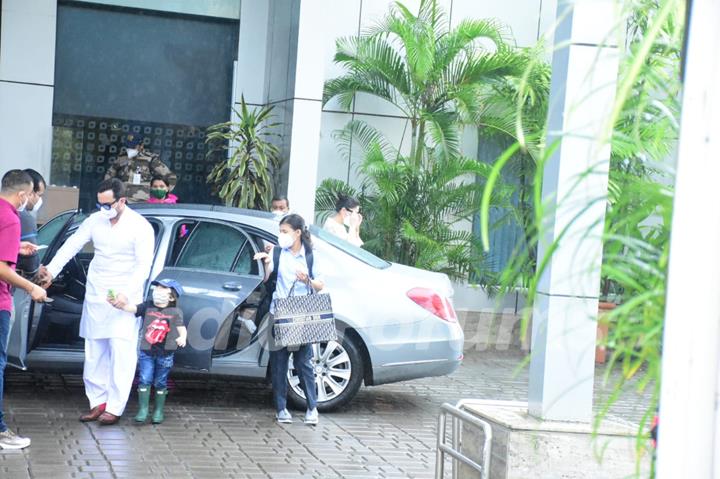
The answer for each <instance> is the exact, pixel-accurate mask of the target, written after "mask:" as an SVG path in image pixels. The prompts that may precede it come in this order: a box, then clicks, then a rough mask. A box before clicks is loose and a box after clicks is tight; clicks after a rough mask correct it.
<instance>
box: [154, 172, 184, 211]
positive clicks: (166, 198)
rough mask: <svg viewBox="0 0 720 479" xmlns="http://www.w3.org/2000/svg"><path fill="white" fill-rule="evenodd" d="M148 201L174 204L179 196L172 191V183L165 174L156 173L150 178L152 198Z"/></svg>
mask: <svg viewBox="0 0 720 479" xmlns="http://www.w3.org/2000/svg"><path fill="white" fill-rule="evenodd" d="M147 202H148V203H161V204H166V205H174V204H176V203H177V202H178V197H177V196H175V195H174V194H172V193H170V183H168V181H167V179H166V178H165V177H164V176H160V175H155V176H153V177H152V180H150V198H149V199H148V200H147Z"/></svg>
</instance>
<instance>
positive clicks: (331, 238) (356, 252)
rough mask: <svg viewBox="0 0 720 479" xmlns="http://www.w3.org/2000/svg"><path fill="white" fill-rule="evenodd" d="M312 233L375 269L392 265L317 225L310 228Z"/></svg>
mask: <svg viewBox="0 0 720 479" xmlns="http://www.w3.org/2000/svg"><path fill="white" fill-rule="evenodd" d="M310 233H311V234H312V235H313V236H316V237H318V238H320V239H321V240H323V241H325V242H326V243H330V244H331V245H333V246H334V247H336V248H337V249H339V250H341V251H344V252H345V253H347V254H349V255H350V256H352V257H353V258H356V259H359V260H360V261H362V262H363V263H365V264H367V265H369V266H372V267H373V268H377V269H385V268H389V267H390V263H388V262H387V261H385V260H384V259H380V258H378V257H377V256H375V255H374V254H372V253H370V252H369V251H366V250H364V249H362V248H359V247H357V246H355V245H353V244H350V243H348V242H347V241H345V240H344V239H340V238H338V237H337V236H335V235H334V234H332V233H330V232H328V231H325V230H324V229H322V228H318V227H317V226H315V225H312V226H310Z"/></svg>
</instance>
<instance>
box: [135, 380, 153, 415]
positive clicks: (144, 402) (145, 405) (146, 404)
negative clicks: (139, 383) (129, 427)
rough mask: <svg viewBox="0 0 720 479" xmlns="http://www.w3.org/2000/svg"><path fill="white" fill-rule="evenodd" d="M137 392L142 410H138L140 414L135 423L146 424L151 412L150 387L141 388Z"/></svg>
mask: <svg viewBox="0 0 720 479" xmlns="http://www.w3.org/2000/svg"><path fill="white" fill-rule="evenodd" d="M137 392H138V404H139V405H140V409H138V413H137V415H136V416H135V422H145V421H147V417H148V413H149V412H150V386H147V387H139V388H138V390H137Z"/></svg>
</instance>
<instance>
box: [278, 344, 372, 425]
mask: <svg viewBox="0 0 720 479" xmlns="http://www.w3.org/2000/svg"><path fill="white" fill-rule="evenodd" d="M338 339H340V337H339V338H338ZM328 344H329V345H330V346H331V347H333V346H334V347H335V348H337V350H336V351H332V352H331V355H330V356H329V357H328V358H327V360H326V361H325V363H324V364H323V363H322V361H321V363H319V364H318V363H317V362H316V361H317V360H318V359H321V360H322V353H323V352H325V351H326V349H327V345H325V344H321V345H313V353H314V354H313V365H319V366H326V365H327V363H328V362H330V363H332V362H333V358H335V359H336V360H339V361H341V362H340V363H339V369H337V371H343V374H346V371H347V369H345V368H346V363H349V367H350V377H349V379H347V381H341V382H340V384H341V385H342V387H343V389H342V391H341V392H339V393H335V392H334V391H333V392H332V393H331V394H325V397H326V398H327V399H325V400H323V399H322V397H323V394H322V393H321V392H320V391H319V392H318V405H317V408H318V411H320V412H325V411H332V410H334V409H337V408H339V407H342V406H344V405H345V404H347V403H348V402H350V401H351V400H352V399H353V398H354V397H355V395H356V394H357V392H358V390H359V389H360V386H361V385H362V381H363V377H364V374H365V371H364V366H363V360H362V354H361V353H360V346H359V345H358V344H356V342H355V340H353V339H352V338H349V337H347V336H345V337H342V341H340V342H331V343H328ZM318 353H320V354H318ZM343 353H345V354H346V355H347V361H344V360H343ZM318 356H320V358H318ZM329 376H333V374H332V371H330V374H329ZM315 379H316V380H315V384H316V385H317V387H318V388H320V387H325V388H326V391H327V390H330V391H332V390H331V388H329V387H328V383H327V380H323V381H319V380H318V373H317V372H316V373H315ZM328 379H329V380H333V381H334V380H335V378H333V377H330V378H328ZM334 384H335V385H337V384H338V382H335V383H334ZM288 401H289V402H290V404H291V405H293V406H294V407H295V408H297V409H301V410H304V409H306V407H307V403H306V402H305V395H304V393H303V392H302V390H301V389H300V386H299V384H298V381H297V375H296V373H295V371H294V367H293V364H292V356H291V358H290V368H289V370H288Z"/></svg>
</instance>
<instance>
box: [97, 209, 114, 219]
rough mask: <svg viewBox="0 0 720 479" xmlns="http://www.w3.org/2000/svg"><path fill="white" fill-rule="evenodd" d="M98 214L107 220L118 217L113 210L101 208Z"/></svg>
mask: <svg viewBox="0 0 720 479" xmlns="http://www.w3.org/2000/svg"><path fill="white" fill-rule="evenodd" d="M100 214H101V215H103V216H104V217H105V218H107V219H108V220H111V219H114V218H115V217H116V216H117V215H118V212H117V210H116V209H115V208H110V209H109V210H106V209H104V208H101V209H100Z"/></svg>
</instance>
